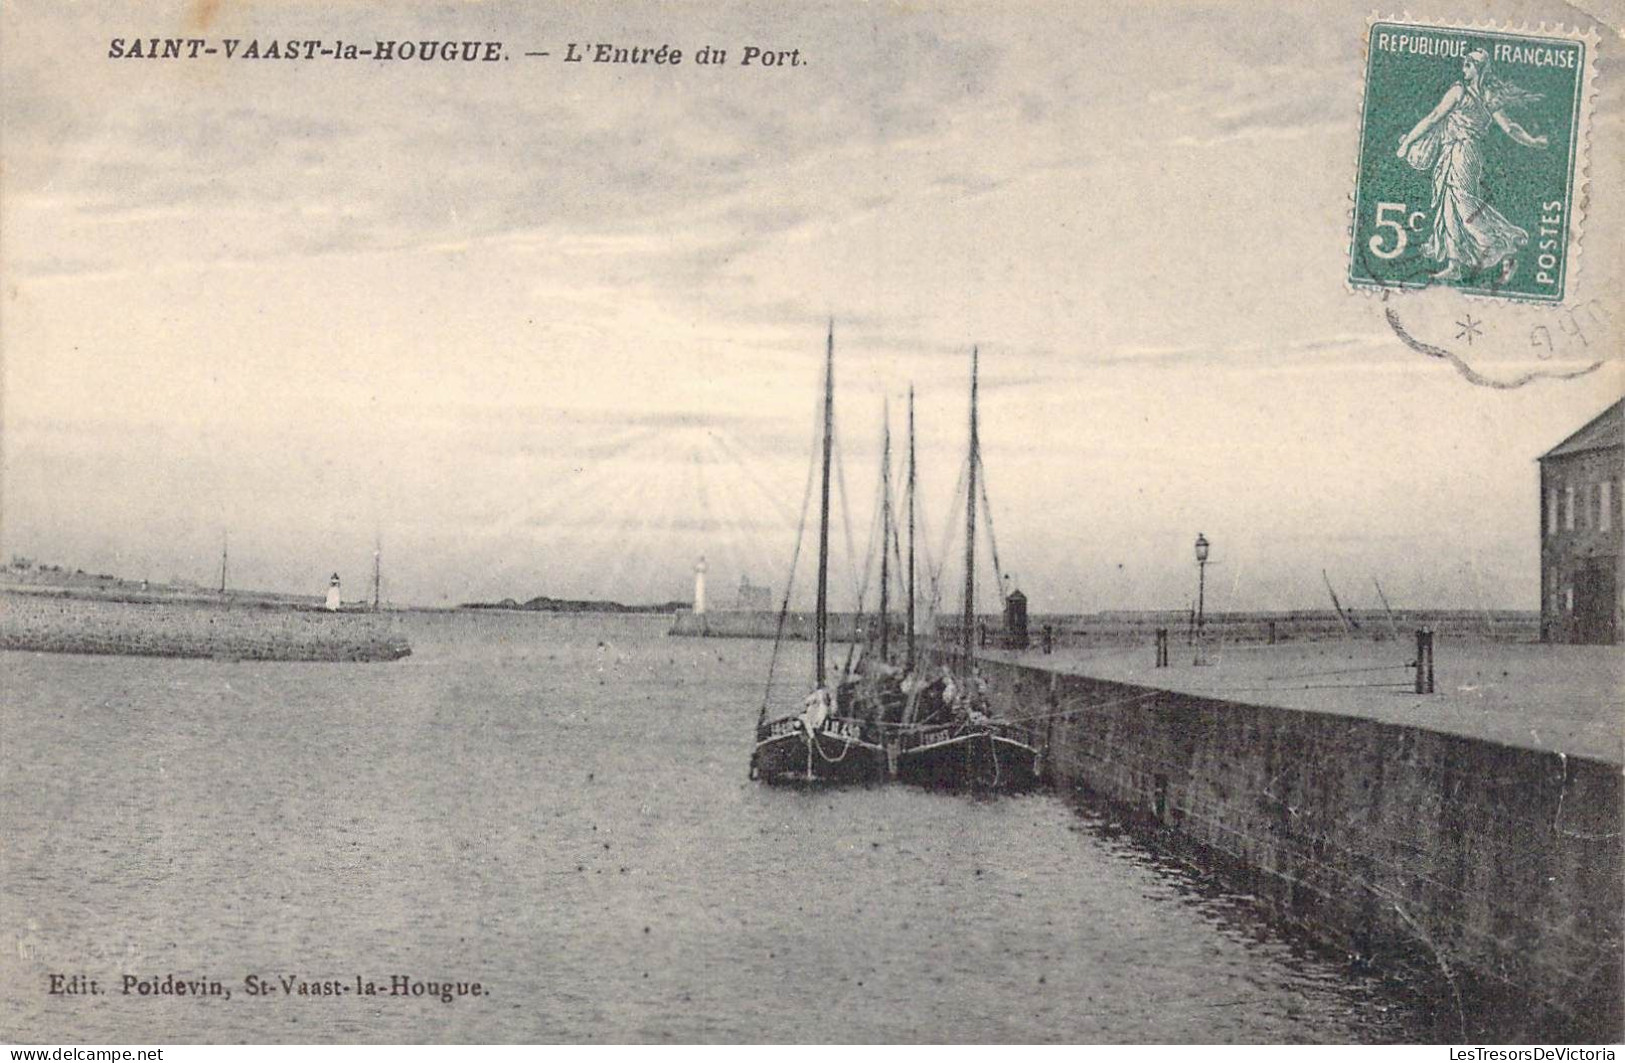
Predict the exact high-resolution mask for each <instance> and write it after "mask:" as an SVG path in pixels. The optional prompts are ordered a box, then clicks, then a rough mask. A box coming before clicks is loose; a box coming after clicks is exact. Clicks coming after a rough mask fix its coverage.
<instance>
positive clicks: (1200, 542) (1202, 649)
mask: <svg viewBox="0 0 1625 1063" xmlns="http://www.w3.org/2000/svg"><path fill="white" fill-rule="evenodd" d="M1207 554H1208V541H1207V536H1205V535H1203V534H1202V533H1201V532H1197V533H1196V662H1195V663H1197V664H1206V663H1207V652H1206V651H1207V645H1206V643H1205V641H1204V640H1203V630H1202V629H1203V625H1204V624H1205V623H1206V621H1207V618H1206V616H1205V615H1204V614H1205V609H1204V607H1205V605H1206V600H1205V599H1206V597H1207Z"/></svg>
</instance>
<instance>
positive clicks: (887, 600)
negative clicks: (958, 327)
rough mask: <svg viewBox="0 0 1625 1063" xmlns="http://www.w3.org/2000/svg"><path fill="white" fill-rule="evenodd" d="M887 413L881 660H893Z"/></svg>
mask: <svg viewBox="0 0 1625 1063" xmlns="http://www.w3.org/2000/svg"><path fill="white" fill-rule="evenodd" d="M882 409H883V410H884V411H885V412H884V415H883V418H884V426H883V427H884V432H883V434H882V439H883V440H884V442H883V443H882V444H881V448H880V659H881V660H882V661H889V660H891V594H890V591H891V587H890V586H889V584H890V583H891V566H890V565H888V564H887V562H889V561H890V560H891V409H890V407H889V406H883V407H882Z"/></svg>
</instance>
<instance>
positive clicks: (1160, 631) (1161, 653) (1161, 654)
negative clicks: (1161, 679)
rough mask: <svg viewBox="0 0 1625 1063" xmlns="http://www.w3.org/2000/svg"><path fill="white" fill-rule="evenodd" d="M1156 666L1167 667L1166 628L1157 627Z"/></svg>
mask: <svg viewBox="0 0 1625 1063" xmlns="http://www.w3.org/2000/svg"><path fill="white" fill-rule="evenodd" d="M1157 667H1158V668H1166V667H1168V629H1167V628H1165V627H1159V628H1157Z"/></svg>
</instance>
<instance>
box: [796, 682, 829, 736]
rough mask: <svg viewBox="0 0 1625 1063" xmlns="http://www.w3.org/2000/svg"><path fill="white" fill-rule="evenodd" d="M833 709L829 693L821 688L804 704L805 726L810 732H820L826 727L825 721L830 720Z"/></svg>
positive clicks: (802, 713)
mask: <svg viewBox="0 0 1625 1063" xmlns="http://www.w3.org/2000/svg"><path fill="white" fill-rule="evenodd" d="M832 707H833V706H832V704H831V699H830V696H829V691H828V690H826V689H824V688H823V687H819V688H818V689H817V690H815V691H813V692H812V693H811V694H808V695H807V700H806V701H805V702H803V703H802V707H801V722H802V724H803V726H805V727H806V728H807V730H809V731H816V730H818V729H819V728H820V727H822V726H824V721H825V720H827V719H829V717H830V710H831V708H832Z"/></svg>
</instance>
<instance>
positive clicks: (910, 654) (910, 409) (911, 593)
mask: <svg viewBox="0 0 1625 1063" xmlns="http://www.w3.org/2000/svg"><path fill="white" fill-rule="evenodd" d="M908 670H909V671H910V672H912V671H914V385H913V384H910V385H909V386H908Z"/></svg>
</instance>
